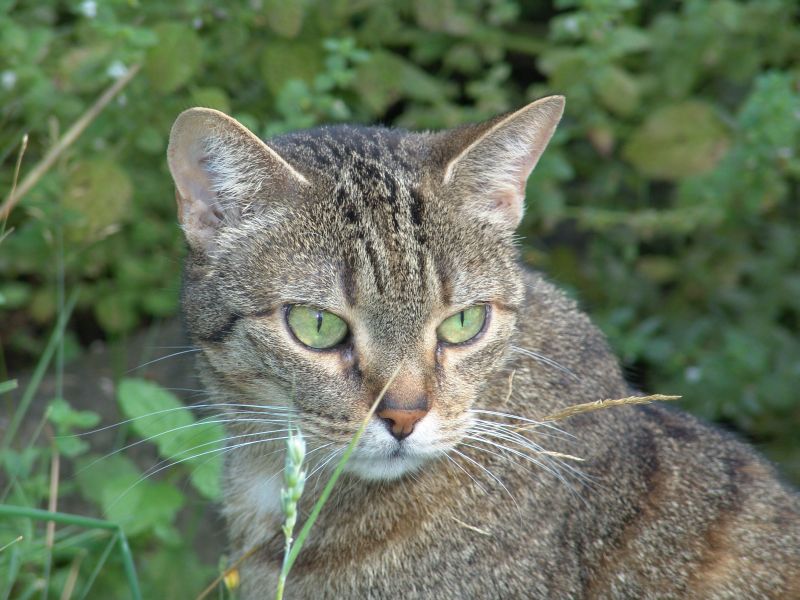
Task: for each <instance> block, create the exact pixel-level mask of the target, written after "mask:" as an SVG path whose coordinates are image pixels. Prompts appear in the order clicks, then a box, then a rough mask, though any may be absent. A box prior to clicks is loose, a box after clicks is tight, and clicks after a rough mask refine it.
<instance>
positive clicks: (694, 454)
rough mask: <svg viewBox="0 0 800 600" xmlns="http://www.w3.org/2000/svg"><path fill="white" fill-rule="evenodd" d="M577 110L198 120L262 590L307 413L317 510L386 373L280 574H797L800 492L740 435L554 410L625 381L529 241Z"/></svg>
mask: <svg viewBox="0 0 800 600" xmlns="http://www.w3.org/2000/svg"><path fill="white" fill-rule="evenodd" d="M563 107H564V99H563V98H561V97H558V96H552V97H548V98H544V99H541V100H538V101H536V102H533V103H532V104H529V105H528V106H525V107H524V108H522V109H520V110H518V111H516V112H514V113H512V114H508V115H503V116H500V117H497V118H495V119H493V120H490V121H488V122H486V123H482V124H479V125H473V126H467V127H461V128H458V129H454V130H450V131H443V132H439V133H429V132H426V133H412V132H408V131H402V130H398V129H387V128H381V127H355V126H331V127H321V128H317V129H312V130H309V131H300V132H296V133H290V134H286V135H282V136H279V137H276V138H274V139H271V140H269V141H268V143H265V142H263V141H261V140H260V139H259V138H257V137H256V136H255V135H253V134H252V133H251V132H250V131H248V130H247V129H246V128H245V127H244V126H242V125H241V124H239V123H238V122H237V121H235V120H234V119H232V118H230V117H228V116H226V115H224V114H222V113H220V112H217V111H214V110H210V109H206V108H194V109H191V110H188V111H186V112H184V113H183V114H181V115H180V116H179V117H178V119H177V121H176V122H175V125H174V127H173V129H172V134H171V138H170V143H169V150H168V160H169V166H170V170H171V172H172V176H173V178H174V180H175V184H176V187H177V194H176V196H177V202H178V214H179V220H180V223H181V226H182V228H183V231H184V233H185V236H186V240H187V242H188V247H189V254H188V257H187V260H186V266H185V278H184V291H183V306H184V310H185V315H186V323H187V326H188V329H189V331H190V334H191V336H192V338H193V340H194V342H195V343H196V344H197V346H198V347H199V348H200V349H201V352H200V353H199V356H200V359H199V370H200V374H201V377H202V379H203V380H204V383H205V385H206V387H207V390H208V392H209V394H210V396H211V398H213V400H214V402H216V403H218V404H219V405H220V410H221V411H222V414H223V415H224V419H225V420H227V421H229V422H228V427H227V430H228V434H229V438H230V441H229V448H228V449H227V452H226V456H227V464H226V472H225V483H224V489H225V507H224V512H225V516H226V518H227V524H228V529H229V536H230V540H231V543H232V545H233V550H234V554H238V555H239V556H241V555H244V554H246V553H249V556H248V558H247V559H246V560H245V561H244V562H243V567H242V569H241V581H242V597H243V598H246V599H256V598H258V599H260V598H270V597H272V596H273V595H274V590H275V587H276V582H277V575H278V572H279V569H280V566H281V561H282V557H283V546H284V540H283V534H282V533H281V521H282V515H281V510H280V489H281V485H282V469H283V461H284V456H283V454H284V448H285V442H284V438H285V436H286V430H287V423H289V422H292V423H294V424H296V425H299V427H300V428H301V429H302V431H303V434H304V435H305V438H306V440H307V443H308V456H307V463H306V468H307V470H308V473H309V475H308V478H309V479H308V482H307V484H306V492H305V494H304V497H303V499H302V500H301V506H300V515H301V517H300V521H301V522H302V519H303V517H304V516H305V515H307V514H308V511H309V510H310V507H311V505H312V503H313V502H314V500H315V499H316V498H317V496H318V495H319V492H320V490H321V489H322V484H324V482H325V481H326V480H327V478H328V476H329V475H330V472H331V469H332V466H333V465H334V464H335V463H336V461H337V460H338V459H339V457H340V456H341V454H342V452H343V449H344V447H345V446H346V444H347V443H348V442H349V440H350V439H351V436H352V435H353V434H354V432H355V431H356V430H357V428H358V426H359V424H360V423H361V421H362V420H363V419H364V417H365V415H366V414H367V413H368V410H369V409H370V406H371V405H372V404H373V402H374V401H375V400H376V399H377V398H378V396H379V394H380V392H381V390H383V389H384V387H386V393H385V395H384V396H383V397H382V398H381V401H380V404H379V406H378V408H377V412H376V414H375V415H374V417H373V418H372V419H371V421H370V422H369V425H368V427H367V429H366V431H365V434H364V436H363V438H362V439H361V441H360V442H359V445H358V447H357V449H356V451H355V453H354V454H353V456H352V459H351V460H350V461H349V463H348V464H347V467H346V472H345V474H344V475H343V478H342V479H341V480H340V481H339V483H338V484H337V488H336V489H335V492H334V495H333V496H332V499H331V500H330V502H329V503H328V504H327V505H326V507H325V509H324V510H323V512H322V515H321V517H320V519H319V521H318V522H317V524H316V525H315V527H314V529H312V531H311V535H310V537H309V539H308V542H307V543H306V546H305V547H304V549H303V551H302V552H301V554H300V556H299V558H298V560H297V562H296V563H295V565H294V568H293V570H292V572H291V574H290V576H289V579H288V582H287V587H286V589H287V597H289V598H391V599H396V598H437V599H442V598H548V599H549V598H703V599H705V598H782V599H787V598H800V499H799V497H798V495H797V494H796V493H795V492H793V491H791V490H790V489H788V488H787V487H786V486H785V485H783V484H782V483H780V482H779V480H778V479H777V477H776V474H775V471H774V470H773V468H772V467H771V466H770V465H769V464H767V462H765V461H764V459H762V458H760V457H759V456H758V455H757V454H756V453H755V452H754V451H753V450H752V449H750V448H749V447H747V446H746V445H745V444H743V443H741V442H739V441H737V440H736V439H734V438H733V437H731V436H730V435H728V434H726V433H723V432H721V431H718V430H716V429H714V428H712V427H709V426H707V425H705V424H702V423H700V422H698V421H697V420H696V419H694V418H692V417H691V416H688V415H686V414H683V413H681V412H679V411H677V410H673V409H671V408H669V407H667V406H662V405H643V406H625V407H621V408H616V409H612V410H605V411H597V412H593V413H588V414H583V415H579V416H575V417H571V418H569V419H566V420H564V421H559V422H557V423H552V422H548V421H546V420H544V421H543V417H545V416H546V415H550V414H552V413H554V412H556V411H558V410H560V409H563V408H564V407H567V406H571V405H574V404H578V403H582V402H590V401H594V400H599V399H605V398H611V399H613V398H619V397H624V396H629V395H630V394H631V393H632V391H631V389H630V387H629V386H628V384H626V382H625V379H624V378H623V375H622V373H621V372H620V368H619V365H618V363H617V360H616V359H615V357H614V356H613V355H612V353H611V352H610V351H609V348H608V345H607V343H606V341H605V339H604V337H603V335H602V334H601V333H600V332H599V331H598V330H597V329H596V328H595V327H594V326H593V325H592V324H591V323H590V321H589V319H588V318H587V317H586V315H584V314H583V313H582V312H580V310H579V309H578V307H577V306H576V305H575V303H574V302H573V301H572V300H570V299H568V298H567V297H566V296H565V295H564V293H563V292H561V291H559V289H558V288H556V287H555V286H554V285H553V284H551V283H549V282H548V281H547V280H546V279H545V278H544V277H543V276H542V275H540V274H538V273H535V272H531V271H529V270H527V269H526V268H524V267H523V266H522V265H521V264H520V262H519V255H518V251H517V247H516V243H515V241H516V240H515V233H514V231H515V228H516V227H517V225H518V224H519V222H520V219H521V217H522V213H523V201H524V190H525V183H526V179H527V177H528V175H529V174H530V172H531V170H532V169H533V168H534V166H535V165H536V162H537V161H538V160H539V157H540V156H541V154H542V152H543V151H544V149H545V146H546V145H547V143H548V141H549V139H550V137H551V136H552V135H553V131H554V129H555V127H556V124H557V123H558V121H559V119H560V118H561V114H562V111H563ZM532 201H533V202H535V201H536V200H535V198H534V199H532ZM576 458H580V459H582V460H581V461H580V462H579V461H577V460H575V459H576Z"/></svg>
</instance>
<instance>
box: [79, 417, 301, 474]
mask: <svg viewBox="0 0 800 600" xmlns="http://www.w3.org/2000/svg"><path fill="white" fill-rule="evenodd" d="M219 423H274V424H276V425H281V424H285V423H286V421H285V420H273V419H217V420H210V421H207V420H205V419H200V420H199V421H196V422H194V423H189V424H187V425H181V426H180V427H173V428H172V429H168V430H166V431H162V432H160V433H156V434H154V435H151V436H148V437H146V438H142V439H141V440H136V441H135V442H131V443H130V444H128V445H127V446H123V447H122V448H118V449H117V450H114V451H113V452H109V453H108V454H105V455H103V456H101V457H99V458H96V459H95V460H93V461H92V462H90V463H89V464H88V465H85V466H84V467H82V468H81V469H79V470H78V471H76V472H75V474H76V475H78V474H79V473H83V472H84V471H85V470H86V469H88V468H90V467H92V466H93V465H95V464H97V463H98V462H100V461H102V460H105V459H107V458H110V457H112V456H114V455H115V454H119V453H120V452H124V451H126V450H130V449H131V448H135V447H136V446H139V445H140V444H144V443H146V442H151V441H153V440H154V439H156V438H159V437H161V436H164V435H167V434H168V433H175V432H176V431H181V430H183V429H189V428H191V427H199V426H201V425H213V424H219ZM281 431H288V429H284V430H281ZM221 439H223V440H224V439H227V438H221ZM209 443H217V440H215V441H214V442H209Z"/></svg>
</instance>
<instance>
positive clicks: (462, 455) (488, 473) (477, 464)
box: [451, 444, 519, 510]
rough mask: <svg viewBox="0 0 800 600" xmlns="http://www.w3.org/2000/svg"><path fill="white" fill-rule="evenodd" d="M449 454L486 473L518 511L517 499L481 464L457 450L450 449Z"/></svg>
mask: <svg viewBox="0 0 800 600" xmlns="http://www.w3.org/2000/svg"><path fill="white" fill-rule="evenodd" d="M466 445H468V444H466ZM478 450H480V448H478ZM451 452H455V453H456V454H458V455H459V456H460V457H462V458H464V459H466V460H468V461H469V462H471V463H472V464H474V465H475V466H476V467H478V468H479V469H481V470H482V471H484V472H485V473H486V474H487V475H488V476H489V477H491V478H492V479H494V480H495V481H496V482H497V483H498V484H499V485H500V487H502V488H503V489H504V490H505V492H506V494H508V497H509V498H511V500H512V502H514V504H515V505H516V507H517V510H519V505H518V504H517V499H516V498H514V496H513V495H512V494H511V492H509V491H508V488H507V487H506V486H505V484H504V483H503V482H502V481H500V480H499V479H498V478H497V476H496V475H495V474H494V473H492V472H491V471H490V470H489V469H487V468H486V467H484V466H483V465H482V464H481V463H479V462H478V461H476V460H473V459H472V458H470V457H469V456H467V455H466V454H464V453H463V452H460V451H459V450H457V449H456V448H452V449H451Z"/></svg>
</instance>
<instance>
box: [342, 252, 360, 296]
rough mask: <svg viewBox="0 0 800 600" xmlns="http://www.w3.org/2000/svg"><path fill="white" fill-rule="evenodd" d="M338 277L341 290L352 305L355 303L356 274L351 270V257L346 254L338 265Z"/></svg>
mask: <svg viewBox="0 0 800 600" xmlns="http://www.w3.org/2000/svg"><path fill="white" fill-rule="evenodd" d="M339 277H340V279H341V284H342V292H343V293H344V298H345V300H347V303H348V304H349V305H350V306H351V307H352V306H355V304H356V274H355V273H354V272H353V257H352V256H351V255H349V253H348V255H347V256H346V257H345V259H344V260H343V261H342V262H341V264H340V265H339Z"/></svg>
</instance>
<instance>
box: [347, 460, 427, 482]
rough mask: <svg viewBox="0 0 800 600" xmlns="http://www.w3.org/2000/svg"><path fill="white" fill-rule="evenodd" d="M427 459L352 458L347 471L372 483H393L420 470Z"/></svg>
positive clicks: (348, 462)
mask: <svg viewBox="0 0 800 600" xmlns="http://www.w3.org/2000/svg"><path fill="white" fill-rule="evenodd" d="M426 462H427V459H425V458H423V457H416V456H398V457H386V458H378V457H374V458H359V457H356V456H351V457H350V460H349V461H347V465H345V469H344V470H345V471H347V472H348V473H352V474H353V475H357V476H358V477H361V478H362V479H367V480H370V481H391V480H393V479H399V478H400V477H402V476H403V475H406V474H407V473H411V472H413V471H416V470H417V469H419V468H420V467H421V466H422V465H423V464H425V463H426Z"/></svg>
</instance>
